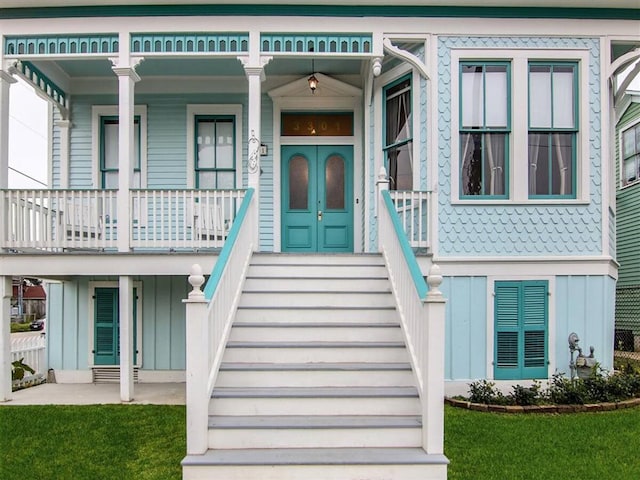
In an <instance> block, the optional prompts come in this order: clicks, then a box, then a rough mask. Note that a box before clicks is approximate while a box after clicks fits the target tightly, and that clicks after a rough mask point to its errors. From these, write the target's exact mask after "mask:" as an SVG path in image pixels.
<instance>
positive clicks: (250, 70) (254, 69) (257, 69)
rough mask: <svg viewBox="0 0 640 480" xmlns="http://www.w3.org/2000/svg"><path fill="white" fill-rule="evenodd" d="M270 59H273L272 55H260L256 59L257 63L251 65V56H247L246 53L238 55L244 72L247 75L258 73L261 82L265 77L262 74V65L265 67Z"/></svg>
mask: <svg viewBox="0 0 640 480" xmlns="http://www.w3.org/2000/svg"><path fill="white" fill-rule="evenodd" d="M271 60H273V57H271V56H268V55H261V56H260V57H259V59H258V65H252V64H251V57H249V56H248V55H242V56H238V61H239V62H240V63H242V66H243V67H244V73H245V74H246V75H247V77H249V76H252V75H259V76H260V81H261V82H264V81H265V80H266V79H267V77H266V76H265V74H264V67H266V66H267V65H268V64H269V62H270V61H271Z"/></svg>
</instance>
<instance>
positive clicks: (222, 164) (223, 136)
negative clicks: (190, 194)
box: [195, 115, 236, 189]
mask: <svg viewBox="0 0 640 480" xmlns="http://www.w3.org/2000/svg"><path fill="white" fill-rule="evenodd" d="M195 143H196V145H195V152H196V159H195V171H196V175H195V185H196V188H202V189H217V188H219V189H232V188H235V186H236V166H235V155H236V152H235V143H236V139H235V117H233V116H211V115H197V116H196V117H195Z"/></svg>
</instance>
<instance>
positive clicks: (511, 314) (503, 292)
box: [494, 280, 548, 380]
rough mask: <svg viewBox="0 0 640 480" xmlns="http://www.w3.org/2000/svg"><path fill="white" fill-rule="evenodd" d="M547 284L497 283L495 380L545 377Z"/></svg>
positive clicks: (539, 281) (495, 300)
mask: <svg viewBox="0 0 640 480" xmlns="http://www.w3.org/2000/svg"><path fill="white" fill-rule="evenodd" d="M547 292H548V282H547V281H543V280H529V281H520V282H496V283H495V297H494V315H495V356H494V378H495V379H497V380H521V379H533V378H547V376H548V372H547V324H548V320H547V316H548V313H547V312H548V296H547Z"/></svg>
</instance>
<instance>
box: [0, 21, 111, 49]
mask: <svg viewBox="0 0 640 480" xmlns="http://www.w3.org/2000/svg"><path fill="white" fill-rule="evenodd" d="M0 17H1V15H0ZM4 42H5V49H4V51H5V54H6V55H77V54H98V53H104V54H110V53H117V52H118V35H115V34H106V35H73V36H59V35H43V36H15V37H14V36H8V37H5V40H4Z"/></svg>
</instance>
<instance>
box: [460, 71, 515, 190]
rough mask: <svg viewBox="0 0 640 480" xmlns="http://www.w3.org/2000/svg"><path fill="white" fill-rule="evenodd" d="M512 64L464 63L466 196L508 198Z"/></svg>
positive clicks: (462, 134)
mask: <svg viewBox="0 0 640 480" xmlns="http://www.w3.org/2000/svg"><path fill="white" fill-rule="evenodd" d="M510 83H511V82H510V65H509V64H508V63H505V62H477V61H474V62H462V63H461V64H460V85H461V88H460V114H461V120H462V121H461V123H460V159H461V160H460V183H461V184H460V189H461V193H462V197H472V196H482V197H485V198H506V197H507V196H508V170H509V133H510V131H511V114H510V108H509V104H510V98H511V86H510Z"/></svg>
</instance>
